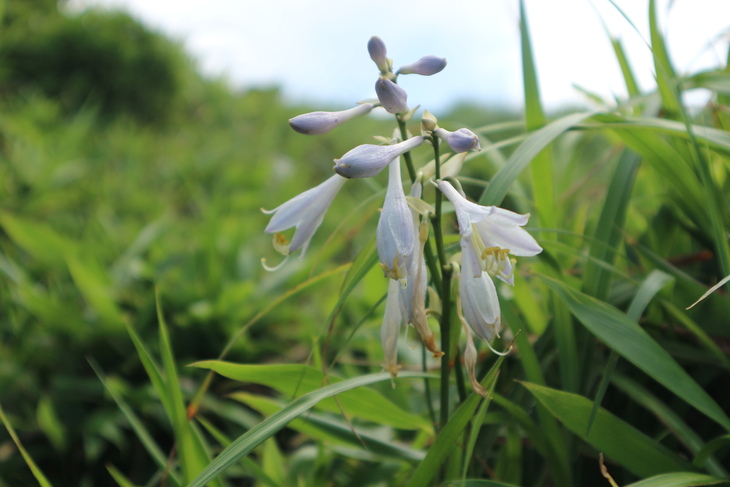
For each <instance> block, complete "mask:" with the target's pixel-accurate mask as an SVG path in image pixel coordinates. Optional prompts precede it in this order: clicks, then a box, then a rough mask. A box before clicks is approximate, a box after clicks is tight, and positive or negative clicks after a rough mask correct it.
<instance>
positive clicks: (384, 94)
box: [375, 76, 408, 115]
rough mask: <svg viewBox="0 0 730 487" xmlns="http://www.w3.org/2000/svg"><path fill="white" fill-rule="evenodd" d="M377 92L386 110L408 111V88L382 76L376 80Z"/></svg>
mask: <svg viewBox="0 0 730 487" xmlns="http://www.w3.org/2000/svg"><path fill="white" fill-rule="evenodd" d="M375 93H376V94H377V95H378V100H379V101H380V104H381V105H382V106H383V108H385V111H386V112H388V113H392V114H395V115H397V114H399V113H407V112H408V94H407V93H406V90H404V89H403V88H401V87H400V86H398V85H397V84H395V83H393V82H392V81H391V80H389V79H388V78H383V77H382V76H381V77H380V78H378V81H376V82H375Z"/></svg>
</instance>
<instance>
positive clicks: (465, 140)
mask: <svg viewBox="0 0 730 487" xmlns="http://www.w3.org/2000/svg"><path fill="white" fill-rule="evenodd" d="M433 133H434V134H436V135H437V136H438V137H439V138H440V139H442V140H443V141H445V142H446V143H447V144H449V147H451V149H452V150H453V151H454V152H468V151H470V150H479V149H480V147H479V137H477V134H475V133H474V132H472V131H471V130H469V129H465V128H461V129H459V130H457V131H455V132H449V131H448V130H445V129H442V128H438V129H436V130H434V131H433Z"/></svg>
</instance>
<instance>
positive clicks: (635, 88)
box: [611, 39, 640, 98]
mask: <svg viewBox="0 0 730 487" xmlns="http://www.w3.org/2000/svg"><path fill="white" fill-rule="evenodd" d="M611 45H612V46H613V52H614V53H615V54H616V60H617V61H618V64H619V66H620V67H621V74H622V75H623V77H624V83H626V91H627V92H628V94H629V98H633V97H635V96H639V94H640V92H639V85H638V84H637V83H636V77H635V76H634V72H633V70H632V69H631V66H630V65H629V61H628V59H627V57H626V52H625V51H624V46H623V44H621V40H620V39H611Z"/></svg>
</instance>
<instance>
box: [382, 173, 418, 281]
mask: <svg viewBox="0 0 730 487" xmlns="http://www.w3.org/2000/svg"><path fill="white" fill-rule="evenodd" d="M375 238H376V245H377V247H378V256H379V257H380V266H381V267H382V268H383V271H384V272H385V275H386V276H388V277H390V278H391V279H394V280H397V281H400V280H403V285H404V286H405V285H406V282H405V279H406V275H407V274H408V271H409V268H410V266H411V261H412V260H413V254H414V250H415V241H416V237H415V235H414V229H413V215H412V214H411V210H410V208H408V203H407V202H406V195H405V193H404V192H403V183H402V182H401V173H400V160H398V159H394V160H393V161H392V162H391V163H390V166H389V170H388V189H387V191H386V193H385V203H383V211H382V212H381V213H380V219H379V220H378V227H377V229H376V232H375Z"/></svg>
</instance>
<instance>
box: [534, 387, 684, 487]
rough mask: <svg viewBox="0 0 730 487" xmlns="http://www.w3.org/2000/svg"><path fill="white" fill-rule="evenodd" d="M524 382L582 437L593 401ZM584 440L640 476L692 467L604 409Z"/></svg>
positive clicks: (600, 410) (566, 424)
mask: <svg viewBox="0 0 730 487" xmlns="http://www.w3.org/2000/svg"><path fill="white" fill-rule="evenodd" d="M523 385H524V386H525V387H527V389H528V390H529V391H530V392H531V393H532V394H533V395H534V396H535V397H536V398H537V399H538V400H539V401H540V402H541V403H543V404H544V405H545V406H546V407H547V408H548V409H549V410H550V412H552V413H553V415H555V417H556V418H558V419H559V420H560V421H561V422H562V423H563V424H564V425H565V426H566V427H567V428H568V429H569V430H570V431H572V432H573V433H575V434H576V435H578V436H581V437H583V435H584V434H585V432H586V430H587V427H588V418H589V416H590V413H591V409H592V408H593V403H592V401H590V400H588V399H586V398H584V397H582V396H578V395H577V394H571V393H569V392H563V391H558V390H556V389H550V388H548V387H543V386H538V385H535V384H529V383H523ZM584 439H585V441H587V442H588V443H589V444H591V445H592V446H593V447H595V448H596V449H597V450H598V451H601V452H603V453H604V454H605V455H606V456H607V457H608V458H610V459H611V460H613V461H615V462H617V463H619V464H620V465H622V466H624V467H625V468H626V469H627V470H629V471H630V472H633V473H634V474H635V475H638V476H641V477H646V476H651V475H657V474H660V473H666V472H673V471H678V470H680V471H681V470H687V471H691V470H692V466H691V465H689V464H688V463H687V462H685V461H684V460H682V459H681V458H680V457H679V456H677V455H675V454H674V453H672V452H671V451H670V450H668V449H667V448H665V447H664V446H662V445H660V444H659V443H657V442H656V441H654V440H653V439H651V438H649V437H648V436H646V435H644V434H643V433H642V432H640V431H639V430H637V429H636V428H634V427H633V426H631V425H630V424H628V423H626V422H624V421H623V420H621V419H619V418H618V417H616V416H614V415H613V414H611V413H609V412H608V411H606V410H605V409H599V411H598V414H597V415H596V419H595V421H594V423H593V427H592V428H591V431H590V433H589V434H588V436H587V437H585V438H584Z"/></svg>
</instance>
